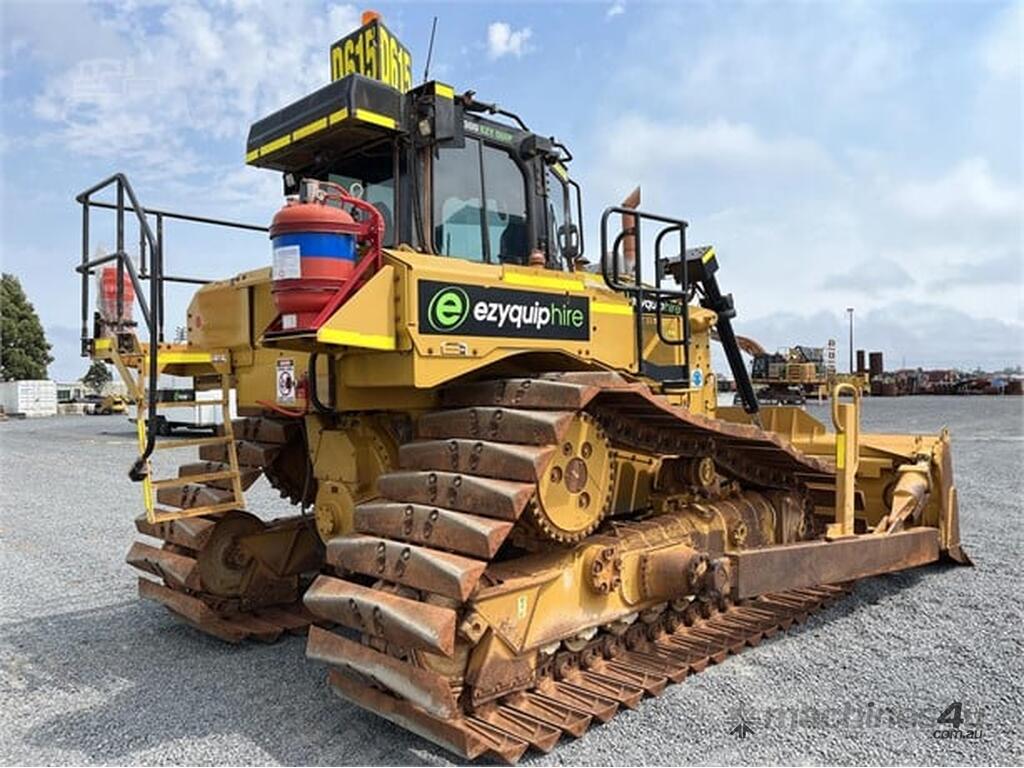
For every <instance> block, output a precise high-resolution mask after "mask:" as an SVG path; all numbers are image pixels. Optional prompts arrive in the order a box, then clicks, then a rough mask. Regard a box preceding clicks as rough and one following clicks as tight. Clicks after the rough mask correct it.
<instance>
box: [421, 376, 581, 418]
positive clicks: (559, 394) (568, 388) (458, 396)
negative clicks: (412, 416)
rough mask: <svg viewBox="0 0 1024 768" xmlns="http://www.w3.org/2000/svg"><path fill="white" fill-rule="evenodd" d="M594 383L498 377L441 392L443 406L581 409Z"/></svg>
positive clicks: (456, 386)
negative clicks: (493, 379) (497, 378)
mask: <svg viewBox="0 0 1024 768" xmlns="http://www.w3.org/2000/svg"><path fill="white" fill-rule="evenodd" d="M597 392H598V387H597V386H596V385H594V384H577V383H572V382H568V381H554V380H546V379H499V380H497V381H477V382H473V383H470V384H456V385H454V386H450V387H446V388H445V390H444V391H443V392H442V393H441V403H442V404H443V405H444V406H445V407H446V408H460V407H469V406H501V407H505V408H538V409H542V410H553V411H558V410H562V411H565V410H575V409H578V408H583V407H585V406H586V405H587V403H588V402H590V400H591V399H592V398H593V397H594V395H596V394H597Z"/></svg>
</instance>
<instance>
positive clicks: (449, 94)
mask: <svg viewBox="0 0 1024 768" xmlns="http://www.w3.org/2000/svg"><path fill="white" fill-rule="evenodd" d="M434 95H435V96H440V97H442V98H445V99H454V98H455V89H454V88H452V87H451V86H450V85H445V84H444V83H434Z"/></svg>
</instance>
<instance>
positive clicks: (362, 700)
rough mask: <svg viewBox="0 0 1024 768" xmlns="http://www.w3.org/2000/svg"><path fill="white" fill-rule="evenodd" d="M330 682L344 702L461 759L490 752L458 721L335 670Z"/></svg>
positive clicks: (511, 756) (332, 672) (509, 758)
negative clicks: (445, 718)
mask: <svg viewBox="0 0 1024 768" xmlns="http://www.w3.org/2000/svg"><path fill="white" fill-rule="evenodd" d="M327 679H328V682H329V683H330V685H331V687H332V688H333V689H334V692H335V693H337V694H338V695H339V696H341V697H342V698H344V699H347V700H349V701H351V702H353V703H354V704H357V705H358V706H360V707H362V708H363V709H365V710H367V711H369V712H372V713H373V714H375V715H378V716H380V717H383V718H384V719H385V720H390V721H391V722H392V723H394V724H395V725H398V726H400V727H402V728H405V729H406V730H408V731H411V732H413V733H415V734H417V735H418V736H422V737H423V738H425V739H427V740H428V741H432V742H433V743H434V744H437V745H438V746H439V747H443V748H444V749H447V750H448V751H450V752H454V753H455V754H457V755H462V756H463V757H465V758H466V759H467V760H474V759H476V758H477V757H479V756H480V755H482V754H483V753H484V752H486V751H487V749H488V745H487V744H486V743H485V742H484V741H482V740H481V739H480V738H478V737H477V736H475V735H474V734H471V733H469V732H468V731H467V730H466V729H465V728H463V727H462V725H461V723H460V722H459V721H455V722H449V721H446V720H439V719H438V718H435V717H431V716H430V715H428V714H427V713H426V712H424V711H423V710H422V709H419V708H418V707H415V706H413V705H412V704H410V703H409V702H407V701H404V700H402V699H397V698H395V697H394V696H391V695H389V694H386V693H384V692H383V691H380V690H377V689H376V688H374V687H372V686H370V685H367V684H366V683H364V682H360V681H356V680H353V679H352V678H351V677H349V676H348V675H346V674H344V673H343V672H340V671H338V670H336V669H332V670H330V671H329V672H328V676H327ZM529 746H530V745H529V744H527V743H526V742H523V743H522V749H521V750H520V751H519V754H518V755H514V754H510V755H509V756H508V758H506V762H515V760H517V759H518V758H519V757H522V755H523V753H524V752H526V750H527V749H528V748H529Z"/></svg>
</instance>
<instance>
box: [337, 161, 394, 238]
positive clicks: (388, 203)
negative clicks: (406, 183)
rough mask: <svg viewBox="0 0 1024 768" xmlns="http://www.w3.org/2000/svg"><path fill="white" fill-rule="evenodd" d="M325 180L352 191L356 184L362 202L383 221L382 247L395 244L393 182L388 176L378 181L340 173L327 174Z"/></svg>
mask: <svg viewBox="0 0 1024 768" xmlns="http://www.w3.org/2000/svg"><path fill="white" fill-rule="evenodd" d="M327 180H328V181H331V182H334V183H335V184H340V185H341V186H343V187H344V188H345V189H347V190H349V191H350V192H351V191H352V185H353V184H356V183H358V184H359V185H360V186H362V188H363V192H362V197H363V200H365V201H366V202H368V203H370V205H372V206H373V207H374V208H376V209H377V210H378V211H380V215H381V216H382V217H383V219H384V245H394V243H395V212H394V205H395V180H394V179H392V178H391V177H390V176H389V177H388V178H385V179H380V180H378V181H374V180H371V179H369V178H357V177H354V176H347V175H345V174H341V173H331V174H328V176H327Z"/></svg>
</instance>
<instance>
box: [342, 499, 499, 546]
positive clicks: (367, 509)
mask: <svg viewBox="0 0 1024 768" xmlns="http://www.w3.org/2000/svg"><path fill="white" fill-rule="evenodd" d="M512 525H513V524H512V523H511V522H504V521H501V520H492V519H490V518H486V517H480V516H478V515H470V514H467V513H465V512H456V511H454V510H451V509H444V508H443V507H429V506H426V505H423V504H399V503H397V502H371V503H368V504H360V505H359V506H357V507H356V511H355V529H356V531H357V532H358V533H367V534H373V535H376V536H381V537H384V538H388V539H398V540H400V541H409V542H412V543H414V544H426V545H429V546H432V547H436V548H438V549H447V550H452V551H453V552H459V553H461V554H464V555H470V556H472V557H479V558H481V559H484V560H489V559H490V558H492V557H493V556H494V554H495V553H496V552H497V551H498V548H499V547H500V546H501V545H502V542H504V541H505V537H507V536H508V534H509V531H511V530H512Z"/></svg>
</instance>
